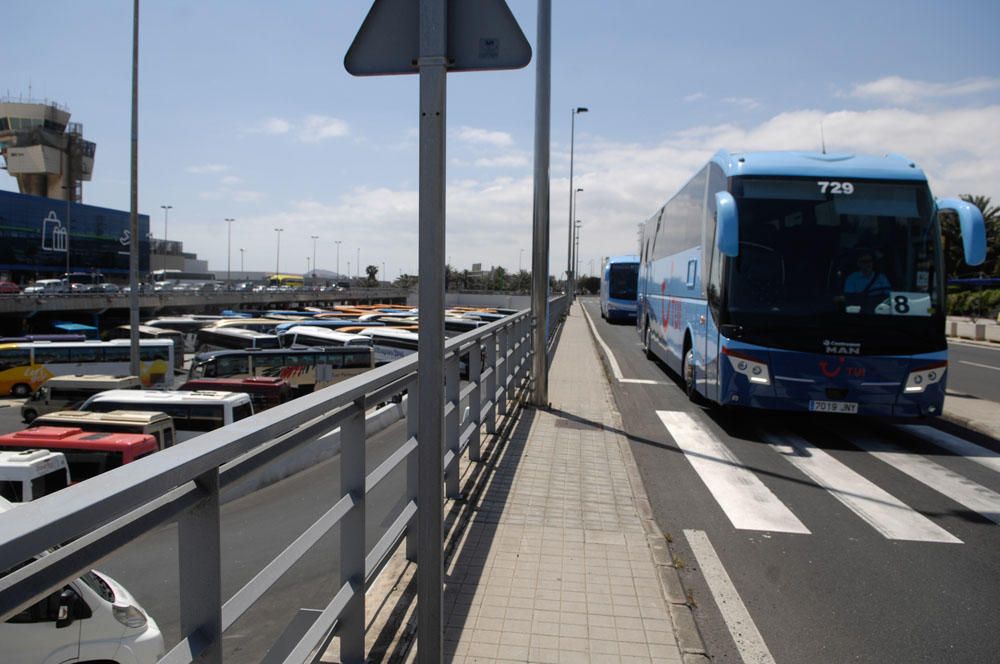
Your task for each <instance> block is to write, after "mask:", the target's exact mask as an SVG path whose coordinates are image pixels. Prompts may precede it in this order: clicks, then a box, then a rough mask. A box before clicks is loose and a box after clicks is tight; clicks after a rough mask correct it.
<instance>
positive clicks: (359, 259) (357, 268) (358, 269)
mask: <svg viewBox="0 0 1000 664" xmlns="http://www.w3.org/2000/svg"><path fill="white" fill-rule="evenodd" d="M354 269H355V270H356V271H357V273H358V279H360V278H361V247H358V262H357V263H355V264H354Z"/></svg>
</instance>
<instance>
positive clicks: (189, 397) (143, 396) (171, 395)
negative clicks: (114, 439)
mask: <svg viewBox="0 0 1000 664" xmlns="http://www.w3.org/2000/svg"><path fill="white" fill-rule="evenodd" d="M245 400H246V395H245V394H243V393H241V392H222V391H215V390H106V391H104V392H100V393H98V394H95V395H94V396H92V397H90V398H89V399H87V401H86V403H85V404H84V406H89V405H90V404H92V403H97V402H100V401H114V402H116V403H136V404H139V403H153V404H157V403H163V404H168V403H218V402H220V401H233V402H239V401H245Z"/></svg>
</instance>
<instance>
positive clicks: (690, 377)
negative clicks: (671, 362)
mask: <svg viewBox="0 0 1000 664" xmlns="http://www.w3.org/2000/svg"><path fill="white" fill-rule="evenodd" d="M694 372H695V364H694V348H693V347H692V346H691V340H690V339H689V340H688V341H686V342H685V344H684V358H683V361H682V362H681V380H682V381H683V382H684V393H685V394H687V397H688V399H690V400H691V403H694V404H697V405H699V406H701V405H704V403H705V400H704V399H703V398H702V396H701V395H700V394H698V390H697V388H696V387H695V384H696V381H695V375H694Z"/></svg>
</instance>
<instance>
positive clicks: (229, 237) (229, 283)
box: [226, 217, 236, 290]
mask: <svg viewBox="0 0 1000 664" xmlns="http://www.w3.org/2000/svg"><path fill="white" fill-rule="evenodd" d="M234 221H236V220H235V219H233V218H231V217H226V289H227V290H232V288H233V269H232V267H231V263H230V259H231V257H232V255H233V250H232V246H233V222H234Z"/></svg>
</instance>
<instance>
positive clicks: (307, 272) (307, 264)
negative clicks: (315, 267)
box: [306, 256, 310, 274]
mask: <svg viewBox="0 0 1000 664" xmlns="http://www.w3.org/2000/svg"><path fill="white" fill-rule="evenodd" d="M309 269H310V268H309V257H308V256H306V274H309Z"/></svg>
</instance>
